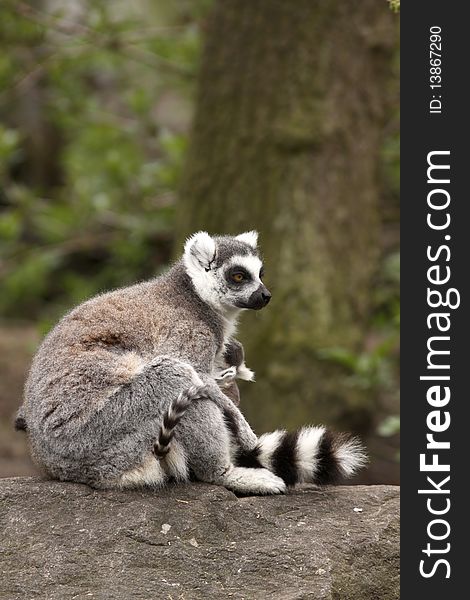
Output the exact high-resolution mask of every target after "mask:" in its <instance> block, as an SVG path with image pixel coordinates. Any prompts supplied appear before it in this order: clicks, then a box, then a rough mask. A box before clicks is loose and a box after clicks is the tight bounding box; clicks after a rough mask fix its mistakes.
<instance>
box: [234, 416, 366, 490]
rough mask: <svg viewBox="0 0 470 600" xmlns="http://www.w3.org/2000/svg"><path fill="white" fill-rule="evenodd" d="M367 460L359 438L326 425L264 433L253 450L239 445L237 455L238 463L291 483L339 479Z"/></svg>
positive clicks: (348, 474)
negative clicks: (248, 450)
mask: <svg viewBox="0 0 470 600" xmlns="http://www.w3.org/2000/svg"><path fill="white" fill-rule="evenodd" d="M367 462H368V459H367V455H366V453H365V450H364V448H363V446H362V445H361V443H360V442H359V441H358V440H357V439H355V438H353V437H351V436H350V435H348V434H344V433H333V432H331V431H329V430H327V429H326V428H325V427H303V428H301V429H299V430H297V431H293V432H286V431H274V432H272V433H265V434H264V435H262V436H261V437H260V438H259V440H258V444H257V445H256V447H255V448H254V449H253V450H252V451H250V452H245V451H242V450H240V449H238V450H237V451H236V456H235V464H237V465H239V466H241V467H255V468H265V469H269V470H270V471H272V472H273V473H274V474H275V475H277V476H278V477H281V479H283V480H284V482H285V484H286V485H288V486H292V485H295V484H296V483H316V484H318V485H327V484H332V483H336V482H337V481H338V480H340V479H342V478H343V477H351V476H352V475H354V473H356V472H357V471H358V470H359V469H361V468H362V467H364V466H365V465H366V463H367Z"/></svg>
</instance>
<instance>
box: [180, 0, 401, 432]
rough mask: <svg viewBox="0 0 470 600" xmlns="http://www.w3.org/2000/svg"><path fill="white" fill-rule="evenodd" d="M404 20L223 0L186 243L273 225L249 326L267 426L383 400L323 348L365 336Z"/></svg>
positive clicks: (255, 401) (370, 11)
mask: <svg viewBox="0 0 470 600" xmlns="http://www.w3.org/2000/svg"><path fill="white" fill-rule="evenodd" d="M395 20H396V19H395ZM393 21H394V17H393V15H392V14H391V11H390V10H389V7H388V5H387V3H385V2H377V0H363V1H362V2H359V3H357V2H353V1H352V0H324V1H321V0H297V1H296V2H283V1H281V0H220V1H219V2H218V3H216V5H215V9H214V12H213V14H212V15H211V18H210V20H209V23H208V31H207V42H206V48H205V53H204V56H203V64H202V71H201V77H200V82H199V86H200V87H199V97H198V103H197V110H196V115H195V121H194V130H193V137H192V142H191V147H190V151H189V156H188V162H187V167H186V174H185V180H184V184H183V188H182V194H181V202H180V205H179V219H178V227H179V241H180V242H181V241H182V239H183V237H184V236H186V235H187V234H188V233H190V232H193V231H196V230H198V229H205V230H208V231H209V232H213V233H222V232H224V233H238V232H241V231H244V230H247V229H253V228H256V229H258V230H259V231H260V234H261V237H260V240H261V246H262V250H263V253H264V255H265V265H266V283H267V285H268V287H270V288H271V290H272V292H273V301H272V303H271V304H270V306H269V307H268V308H267V309H266V310H264V311H262V312H260V313H256V314H246V315H244V317H243V325H242V328H241V332H240V334H239V338H240V339H241V341H242V342H243V343H244V345H245V349H246V353H247V363H248V365H249V366H251V367H252V368H254V369H255V371H256V374H257V383H256V384H254V385H253V384H246V385H244V386H243V388H242V390H241V391H242V407H243V409H244V411H245V413H246V414H247V416H248V418H249V419H250V420H251V421H252V423H253V425H254V426H255V427H257V428H258V430H260V431H261V430H265V429H268V428H272V427H275V426H280V425H282V426H294V425H297V424H299V423H304V422H306V421H314V422H327V423H331V424H334V425H336V426H338V427H347V428H349V429H354V430H356V431H360V432H363V433H364V431H365V430H367V428H368V426H369V424H370V415H371V412H372V408H373V402H374V400H373V398H371V397H370V394H366V393H364V392H362V391H361V392H359V391H358V390H355V389H354V388H353V387H351V386H350V385H348V379H347V377H346V374H345V373H344V372H343V371H342V370H341V368H340V367H339V366H338V365H335V364H332V363H328V362H325V361H324V360H322V359H321V357H320V351H321V350H322V349H325V348H331V347H343V348H347V349H352V350H357V349H360V348H361V347H362V345H363V343H364V337H365V328H366V323H367V320H368V317H369V312H370V296H371V286H372V285H373V280H374V274H375V272H376V269H377V262H378V256H379V248H380V244H379V238H380V218H379V217H380V215H379V210H378V207H379V195H380V185H379V177H378V165H379V155H380V150H381V142H382V138H383V127H384V122H385V119H386V117H387V110H388V104H389V102H390V99H389V92H388V87H387V84H388V82H389V81H390V79H391V72H390V62H391V56H392V51H393V48H394V45H395V42H396V35H395V34H396V30H395V27H394V23H393ZM392 100H393V101H395V98H392ZM179 246H180V245H179Z"/></svg>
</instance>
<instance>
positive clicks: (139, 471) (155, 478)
mask: <svg viewBox="0 0 470 600" xmlns="http://www.w3.org/2000/svg"><path fill="white" fill-rule="evenodd" d="M165 480H166V475H165V472H164V470H163V469H162V467H161V465H160V463H159V461H158V460H157V459H156V458H155V456H154V455H153V454H149V455H148V456H147V457H146V458H145V459H144V461H143V462H142V464H140V465H139V466H138V467H134V469H130V470H129V471H126V472H125V473H123V474H122V475H121V477H120V479H119V482H118V485H119V487H122V488H134V487H140V486H149V487H160V486H162V485H163V484H164V483H165Z"/></svg>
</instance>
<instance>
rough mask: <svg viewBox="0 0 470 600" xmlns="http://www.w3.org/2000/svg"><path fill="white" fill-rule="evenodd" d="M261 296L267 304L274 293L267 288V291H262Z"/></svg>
mask: <svg viewBox="0 0 470 600" xmlns="http://www.w3.org/2000/svg"><path fill="white" fill-rule="evenodd" d="M261 297H262V298H263V301H264V304H265V306H266V304H268V302H269V301H270V300H271V297H272V294H271V292H270V291H269V290H266V291H265V292H261Z"/></svg>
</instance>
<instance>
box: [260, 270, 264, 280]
mask: <svg viewBox="0 0 470 600" xmlns="http://www.w3.org/2000/svg"><path fill="white" fill-rule="evenodd" d="M263 277H264V267H261V270H260V272H259V278H260V279H263Z"/></svg>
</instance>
